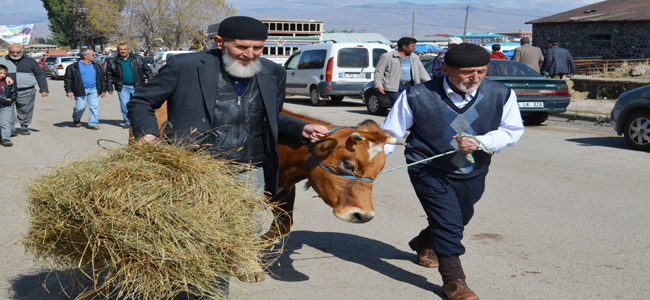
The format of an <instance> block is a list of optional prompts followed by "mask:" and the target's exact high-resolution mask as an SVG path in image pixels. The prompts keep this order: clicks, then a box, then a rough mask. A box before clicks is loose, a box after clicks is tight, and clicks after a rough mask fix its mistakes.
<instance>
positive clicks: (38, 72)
mask: <svg viewBox="0 0 650 300" xmlns="http://www.w3.org/2000/svg"><path fill="white" fill-rule="evenodd" d="M8 48H9V55H6V56H2V57H0V65H5V66H7V69H9V72H8V74H7V75H8V77H10V78H12V79H13V81H15V82H16V89H17V90H18V97H17V98H16V101H15V107H14V110H15V113H13V114H14V115H15V116H16V117H15V118H14V120H13V122H11V132H12V133H11V136H16V135H17V134H19V133H20V134H21V135H30V134H31V132H29V129H27V127H28V126H29V125H30V124H32V118H33V116H34V103H35V102H36V88H35V87H34V86H35V85H36V83H38V87H39V89H40V91H39V92H40V93H41V96H42V97H47V95H48V93H49V90H48V88H47V78H46V77H45V73H43V69H41V67H40V66H39V65H38V62H37V61H36V60H34V59H33V58H31V57H28V56H26V55H25V52H24V51H23V46H21V45H20V44H11V45H9V47H8ZM17 122H20V130H16V129H15V126H16V123H17Z"/></svg>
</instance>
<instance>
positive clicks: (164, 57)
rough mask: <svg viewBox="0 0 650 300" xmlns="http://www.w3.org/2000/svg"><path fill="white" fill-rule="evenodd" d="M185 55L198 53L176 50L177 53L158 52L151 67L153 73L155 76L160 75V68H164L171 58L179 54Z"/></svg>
mask: <svg viewBox="0 0 650 300" xmlns="http://www.w3.org/2000/svg"><path fill="white" fill-rule="evenodd" d="M185 53H196V51H183V50H175V51H159V52H156V55H154V57H153V64H152V66H151V72H153V75H156V74H158V71H160V68H162V67H163V66H164V65H165V64H166V63H167V61H168V60H169V58H170V57H172V56H174V55H178V54H185Z"/></svg>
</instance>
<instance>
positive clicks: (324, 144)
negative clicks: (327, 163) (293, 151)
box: [309, 139, 338, 159]
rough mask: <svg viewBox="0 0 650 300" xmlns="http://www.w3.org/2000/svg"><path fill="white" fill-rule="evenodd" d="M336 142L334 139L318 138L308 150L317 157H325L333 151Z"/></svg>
mask: <svg viewBox="0 0 650 300" xmlns="http://www.w3.org/2000/svg"><path fill="white" fill-rule="evenodd" d="M337 144H338V143H337V142H336V140H334V139H324V140H320V141H318V142H316V143H314V144H311V145H310V146H309V151H310V152H311V154H312V155H313V156H315V157H316V158H318V159H321V158H325V157H327V156H329V155H330V153H332V151H334V148H336V145H337Z"/></svg>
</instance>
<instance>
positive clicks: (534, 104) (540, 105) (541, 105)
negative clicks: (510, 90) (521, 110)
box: [519, 102, 544, 108]
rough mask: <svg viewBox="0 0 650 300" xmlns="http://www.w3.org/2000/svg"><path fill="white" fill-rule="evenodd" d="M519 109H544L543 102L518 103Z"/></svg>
mask: <svg viewBox="0 0 650 300" xmlns="http://www.w3.org/2000/svg"><path fill="white" fill-rule="evenodd" d="M519 107H541V108H544V102H519Z"/></svg>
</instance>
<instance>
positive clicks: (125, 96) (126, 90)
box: [117, 84, 138, 125]
mask: <svg viewBox="0 0 650 300" xmlns="http://www.w3.org/2000/svg"><path fill="white" fill-rule="evenodd" d="M137 92H138V90H136V89H135V86H133V85H129V84H124V85H122V90H121V91H119V92H117V95H118V96H119V97H120V108H121V109H122V117H123V118H124V124H125V125H128V124H130V122H129V118H127V117H126V113H127V112H128V110H127V109H126V104H127V103H129V101H131V97H133V96H135V94H136V93H137Z"/></svg>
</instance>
